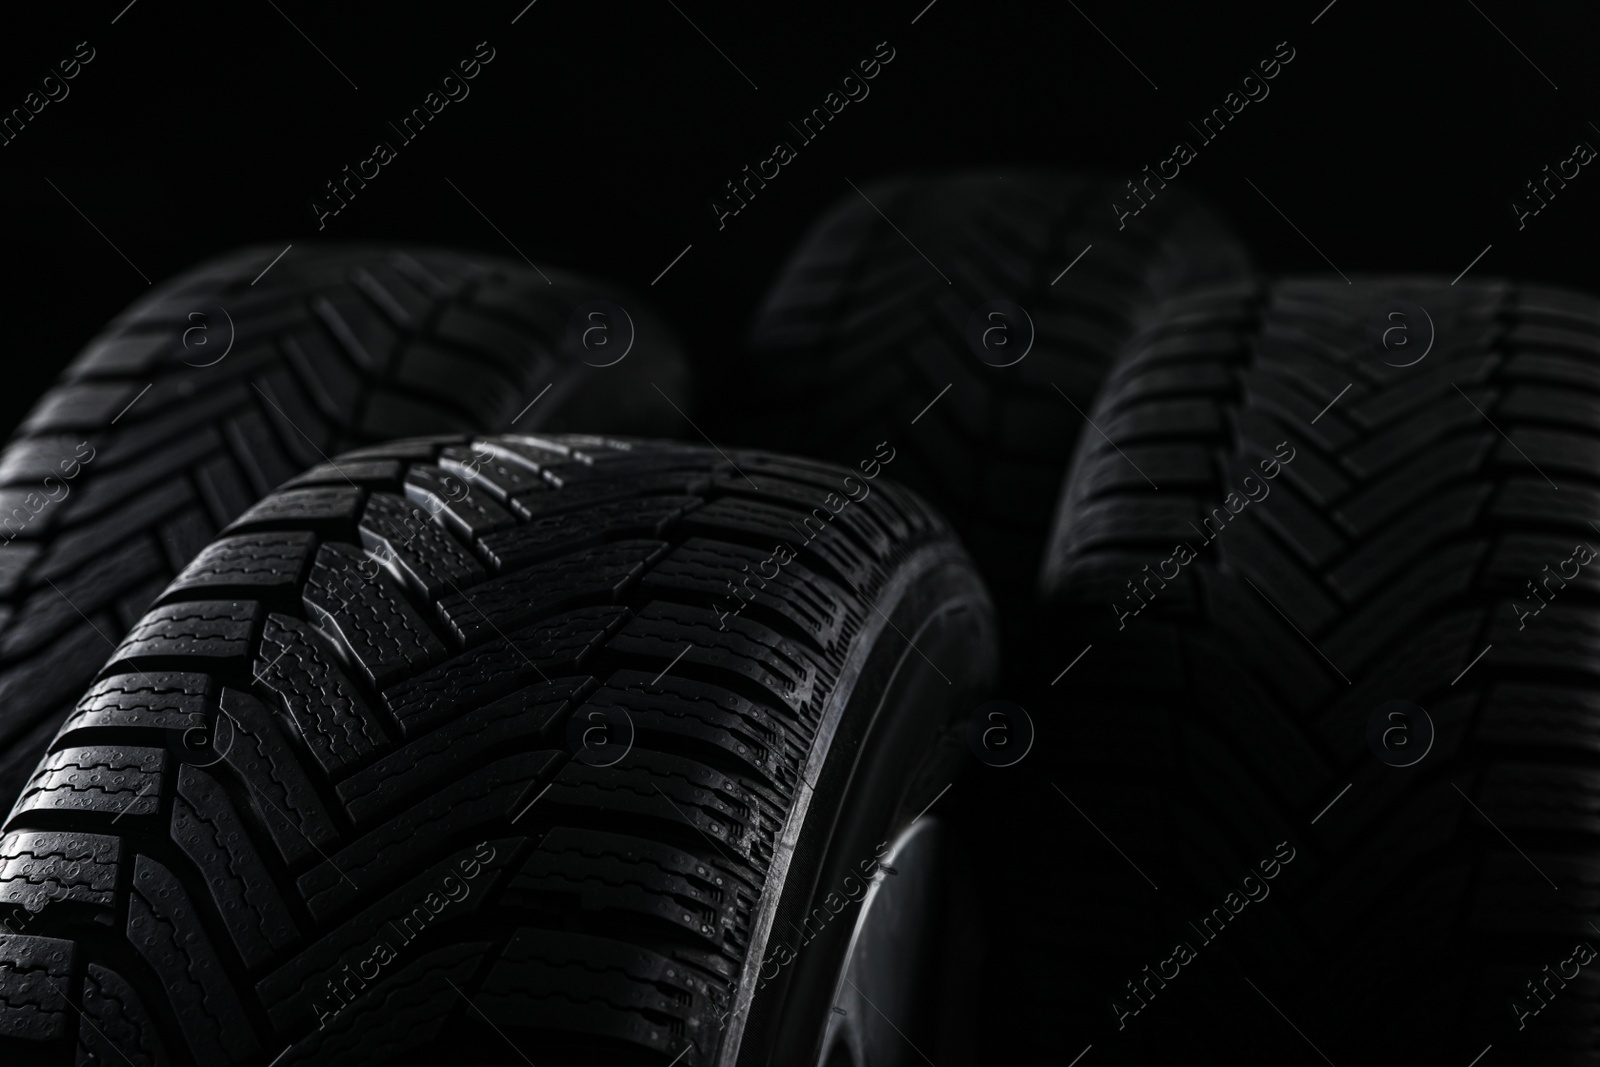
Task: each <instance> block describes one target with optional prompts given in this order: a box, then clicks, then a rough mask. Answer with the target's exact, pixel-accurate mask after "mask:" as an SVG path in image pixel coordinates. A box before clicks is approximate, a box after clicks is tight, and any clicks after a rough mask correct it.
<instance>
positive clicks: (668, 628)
mask: <svg viewBox="0 0 1600 1067" xmlns="http://www.w3.org/2000/svg"><path fill="white" fill-rule="evenodd" d="M719 622H725V623H726V625H727V629H725V630H724V629H721V628H720V626H719ZM608 647H609V648H610V649H611V650H612V651H615V652H623V653H633V654H637V655H644V656H650V657H653V658H658V659H660V661H661V664H662V666H663V667H665V666H666V665H667V664H669V663H672V662H673V661H674V660H676V662H677V666H676V667H674V668H673V669H674V670H683V669H684V668H685V667H686V666H689V667H692V666H696V665H699V666H705V667H714V668H719V669H721V670H725V671H731V672H733V673H734V674H738V675H741V676H743V677H745V678H747V679H749V680H750V681H751V682H754V683H755V684H756V685H759V686H760V687H761V688H762V689H763V690H765V691H766V692H767V693H770V694H771V696H772V698H773V700H775V701H777V702H778V703H780V704H782V705H783V706H784V707H786V708H788V709H789V710H790V711H792V712H794V713H795V715H796V716H800V717H804V718H805V719H807V720H808V721H814V720H815V718H816V716H818V715H820V714H821V711H822V709H821V706H820V701H818V700H815V698H817V697H818V696H819V694H820V693H821V692H823V691H825V689H826V683H827V682H829V681H831V680H832V677H833V675H832V672H831V671H829V670H828V669H827V668H826V667H825V666H824V665H823V664H822V663H821V662H820V661H819V659H818V658H817V657H816V656H815V654H813V653H811V652H810V651H808V650H806V649H803V648H802V647H801V646H800V645H799V643H798V642H796V641H794V640H791V639H790V638H787V637H784V636H783V635H782V634H779V633H778V632H776V631H775V630H773V629H771V628H770V627H768V626H764V625H762V624H761V623H759V622H754V621H752V620H750V619H746V618H726V619H720V618H719V616H718V615H717V613H716V612H714V611H711V610H709V609H707V608H696V607H689V606H686V605H683V604H669V603H666V602H663V601H659V600H658V601H655V602H653V603H651V604H650V605H649V606H648V607H646V608H644V609H643V610H641V611H640V612H639V614H638V615H637V616H635V617H634V618H633V619H630V620H629V622H628V625H627V626H625V627H623V629H622V632H621V633H619V634H618V635H617V636H616V637H615V638H613V639H612V640H611V642H610V644H609V646H608ZM685 650H687V651H685ZM680 653H681V654H682V655H681V658H679V654H680Z"/></svg>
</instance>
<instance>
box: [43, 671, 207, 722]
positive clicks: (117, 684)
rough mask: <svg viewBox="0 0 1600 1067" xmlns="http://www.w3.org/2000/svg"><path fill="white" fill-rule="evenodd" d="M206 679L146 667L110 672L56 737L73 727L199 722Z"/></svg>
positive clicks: (82, 702)
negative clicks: (146, 670)
mask: <svg viewBox="0 0 1600 1067" xmlns="http://www.w3.org/2000/svg"><path fill="white" fill-rule="evenodd" d="M210 681H211V680H210V679H209V678H208V677H206V676H205V675H203V674H183V673H179V672H176V671H151V672H149V673H148V674H145V673H140V674H113V675H110V676H109V677H106V678H102V679H101V680H100V681H98V682H96V683H95V684H94V685H93V686H92V687H91V688H90V689H89V692H87V693H86V694H84V696H83V698H82V699H80V700H79V701H78V704H77V707H76V708H75V709H74V710H73V712H72V714H71V715H69V716H68V717H67V721H66V722H65V723H63V724H62V726H61V731H60V733H59V734H58V736H59V737H66V736H68V735H69V734H71V733H72V732H74V731H76V730H93V729H97V728H117V727H125V726H132V727H147V728H151V729H156V730H188V729H190V728H192V727H195V726H203V725H204V724H205V721H206V720H205V701H206V694H207V692H208V691H209V688H210Z"/></svg>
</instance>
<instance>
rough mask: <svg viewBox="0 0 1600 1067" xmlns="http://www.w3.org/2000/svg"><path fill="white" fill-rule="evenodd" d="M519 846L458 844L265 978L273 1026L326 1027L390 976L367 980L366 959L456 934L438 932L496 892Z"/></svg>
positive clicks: (259, 990) (404, 955)
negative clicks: (371, 986)
mask: <svg viewBox="0 0 1600 1067" xmlns="http://www.w3.org/2000/svg"><path fill="white" fill-rule="evenodd" d="M515 847H516V841H515V840H508V839H496V840H489V839H484V840H482V841H478V842H475V843H473V844H468V845H464V846H461V847H459V848H456V849H454V850H452V851H451V852H450V853H449V854H447V855H446V856H444V857H443V858H442V859H439V860H436V861H434V862H431V863H428V864H427V866H425V867H422V868H421V870H420V871H419V872H418V873H416V874H415V875H412V876H410V877H408V878H406V880H405V881H404V882H402V883H401V884H400V885H398V886H397V887H396V888H394V889H393V890H390V891H389V892H387V893H385V894H384V895H383V896H382V897H381V898H379V899H377V900H376V901H374V902H373V903H372V904H371V905H370V906H368V907H365V908H363V909H362V910H361V911H360V912H358V913H357V914H355V915H353V916H351V917H350V918H349V919H347V920H345V921H344V922H341V923H339V924H338V925H337V926H334V927H333V928H331V929H330V930H329V931H328V932H327V933H326V934H325V935H323V936H322V937H321V938H320V939H319V940H317V941H316V942H314V943H312V944H310V945H308V946H306V947H305V948H304V949H303V950H302V951H301V952H299V953H298V954H296V955H295V956H294V958H292V959H290V960H288V961H286V962H285V963H284V964H283V965H282V966H280V967H278V968H276V969H275V970H273V971H272V972H271V973H270V974H268V975H267V976H266V977H265V978H262V979H261V980H260V981H259V982H257V983H256V987H255V989H256V994H257V995H258V996H259V997H260V998H261V1001H262V1003H263V1004H264V1005H265V1006H266V1009H267V1014H268V1015H269V1016H270V1017H271V1019H272V1022H273V1025H274V1026H276V1027H277V1028H278V1029H279V1030H289V1029H292V1028H293V1027H294V1026H295V1025H296V1023H301V1024H305V1023H314V1024H315V1025H317V1026H318V1027H325V1026H326V1025H327V1024H328V1022H329V1020H330V1018H331V1017H333V1016H336V1015H338V1014H340V1013H341V1012H342V1011H343V1010H344V1009H345V1008H347V1007H350V1006H351V1001H352V1000H353V999H357V998H359V996H360V994H361V993H362V992H363V991H364V990H365V989H366V988H367V985H368V982H369V981H370V982H371V984H372V985H374V986H377V987H379V988H381V987H382V986H383V985H384V984H386V981H373V980H372V979H371V974H370V972H369V973H368V981H363V980H362V978H361V977H360V975H361V973H362V971H364V970H367V968H366V966H365V964H367V963H375V964H377V965H379V966H381V967H382V968H384V970H385V971H386V970H387V968H389V967H392V966H394V963H395V961H397V960H407V959H408V957H411V958H414V957H415V956H416V954H417V953H418V952H419V951H422V950H424V949H426V948H427V946H428V942H429V941H433V940H437V939H438V938H439V937H440V936H444V937H449V936H450V935H449V934H448V933H446V934H444V935H441V934H440V933H439V931H440V930H449V929H450V928H451V927H452V924H455V923H458V922H460V921H461V920H464V919H469V918H470V917H471V916H473V915H475V914H477V913H478V911H479V910H480V909H481V908H483V907H484V906H485V904H487V903H489V902H490V900H491V898H493V897H494V896H495V892H496V890H497V888H498V886H499V883H500V882H501V881H502V879H503V877H504V874H505V869H506V867H507V865H508V864H509V863H510V861H511V855H512V853H513V852H514V850H515ZM408 873H409V872H408ZM424 935H428V936H427V937H426V938H425V937H424ZM419 940H420V941H422V942H423V943H422V944H420V945H419V944H417V942H418V941H419ZM373 969H377V967H374V968H373Z"/></svg>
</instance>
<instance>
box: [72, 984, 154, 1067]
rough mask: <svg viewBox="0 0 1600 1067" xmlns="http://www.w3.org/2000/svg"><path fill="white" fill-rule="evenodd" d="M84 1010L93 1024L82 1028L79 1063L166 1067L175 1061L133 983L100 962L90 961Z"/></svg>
mask: <svg viewBox="0 0 1600 1067" xmlns="http://www.w3.org/2000/svg"><path fill="white" fill-rule="evenodd" d="M83 1014H84V1017H85V1018H86V1019H88V1020H89V1022H90V1023H92V1024H93V1025H90V1026H82V1027H79V1028H78V1059H77V1064H76V1067H116V1065H117V1064H129V1063H131V1064H133V1067H164V1065H165V1064H168V1063H171V1062H172V1061H171V1059H170V1058H169V1057H168V1055H167V1049H166V1046H165V1045H163V1044H162V1042H161V1035H160V1034H159V1033H158V1032H157V1030H156V1025H155V1022H154V1021H153V1020H152V1019H151V1018H150V1012H149V1010H148V1009H147V1008H146V1007H145V1006H144V1002H143V1001H142V1000H141V999H140V997H139V994H138V992H137V991H135V990H134V988H133V984H132V983H131V982H129V981H128V980H127V979H126V978H124V977H122V976H121V975H120V974H118V973H117V972H115V971H113V970H110V969H108V968H106V967H102V966H101V965H100V964H98V963H91V964H89V967H88V972H87V973H86V974H85V975H84V979H83Z"/></svg>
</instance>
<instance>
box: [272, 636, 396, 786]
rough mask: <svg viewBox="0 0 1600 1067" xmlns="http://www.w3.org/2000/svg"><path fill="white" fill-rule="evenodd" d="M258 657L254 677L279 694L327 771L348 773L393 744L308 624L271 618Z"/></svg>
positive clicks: (301, 733)
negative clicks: (325, 655) (329, 659)
mask: <svg viewBox="0 0 1600 1067" xmlns="http://www.w3.org/2000/svg"><path fill="white" fill-rule="evenodd" d="M256 657H257V658H256V674H255V677H256V680H257V681H259V682H260V683H261V684H263V685H265V686H267V687H268V688H269V689H271V690H272V691H273V692H274V693H276V694H277V695H278V699H279V701H281V702H282V706H283V707H284V709H285V710H287V712H288V713H289V718H290V720H291V721H292V722H293V723H294V724H295V726H296V727H297V728H298V731H299V734H300V737H301V738H303V739H304V740H305V743H306V745H307V746H308V747H309V748H310V749H311V754H312V755H313V756H314V757H316V760H317V763H318V764H319V765H320V766H321V767H322V769H323V771H324V772H326V773H328V774H338V773H341V772H344V771H348V770H350V769H352V768H354V767H355V766H357V765H359V764H361V763H365V762H366V761H367V760H368V759H370V758H371V757H372V756H373V755H375V754H376V753H377V752H379V751H381V750H383V749H385V748H387V747H388V746H389V739H388V736H387V735H386V734H385V732H384V729H383V727H382V726H381V725H380V724H379V723H378V720H377V718H376V717H375V716H374V715H373V714H372V711H371V710H370V709H369V708H368V707H367V705H366V701H365V700H364V699H363V698H362V696H361V694H360V693H359V692H357V691H356V688H355V686H353V685H352V684H351V683H350V680H349V679H348V678H346V677H345V676H344V674H343V672H341V671H340V670H339V668H338V667H335V666H333V665H332V664H330V663H328V662H327V661H326V660H324V659H323V657H322V653H321V652H320V651H319V649H318V645H317V642H316V641H315V640H314V639H313V635H312V631H311V628H310V627H309V626H307V625H306V624H305V623H303V622H301V621H300V620H299V619H295V618H291V617H289V616H287V615H278V614H273V615H269V616H267V625H266V627H265V628H264V630H263V632H262V635H261V648H260V650H259V651H258V652H257V653H256Z"/></svg>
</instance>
